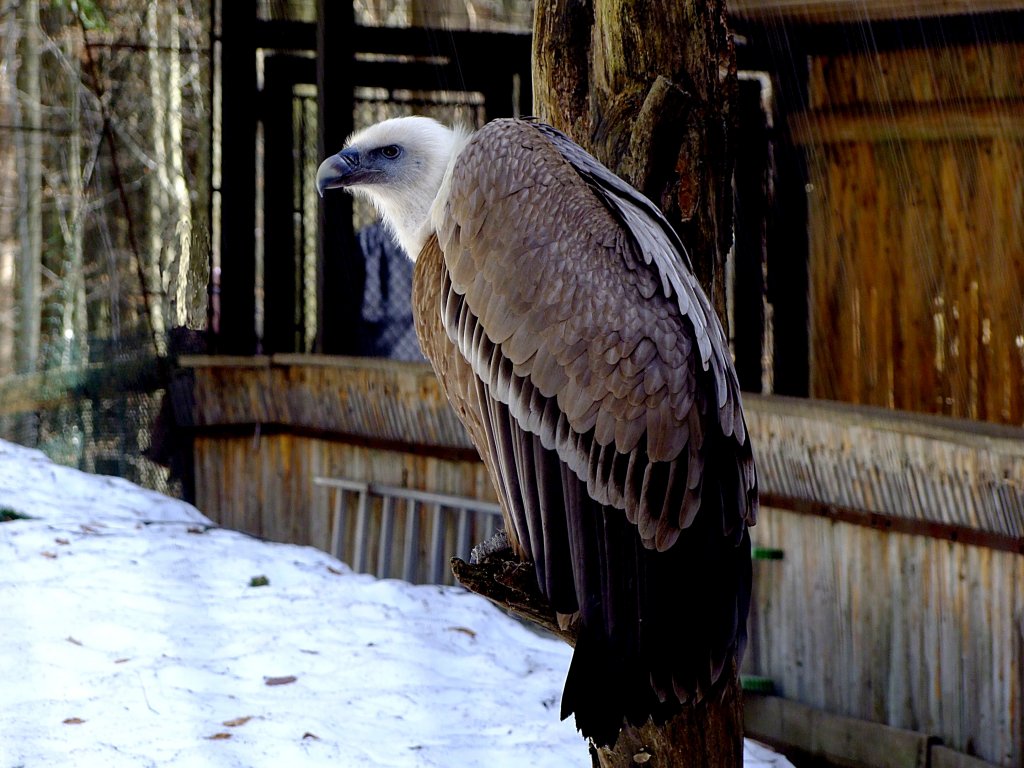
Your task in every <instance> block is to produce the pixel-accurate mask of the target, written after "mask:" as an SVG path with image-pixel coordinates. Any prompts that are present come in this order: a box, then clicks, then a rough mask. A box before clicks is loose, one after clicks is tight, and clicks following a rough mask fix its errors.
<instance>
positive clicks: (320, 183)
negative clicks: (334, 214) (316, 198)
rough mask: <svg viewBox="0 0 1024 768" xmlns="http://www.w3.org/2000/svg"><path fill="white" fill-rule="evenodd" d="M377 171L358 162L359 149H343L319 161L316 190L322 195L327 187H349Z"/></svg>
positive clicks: (367, 178) (368, 177)
mask: <svg viewBox="0 0 1024 768" xmlns="http://www.w3.org/2000/svg"><path fill="white" fill-rule="evenodd" d="M377 173H378V171H377V169H376V168H367V167H366V166H364V165H362V164H361V163H360V161H359V150H357V149H352V148H349V149H343V150H342V151H341V152H339V153H338V154H336V155H333V156H331V157H328V158H327V159H326V160H324V161H323V162H322V163H320V167H319V168H318V169H317V172H316V191H317V192H319V193H320V197H323V196H324V192H325V191H326V190H328V189H337V188H338V187H351V186H352V185H353V184H359V183H360V182H365V181H367V180H369V179H370V178H371V177H373V176H376V175H377Z"/></svg>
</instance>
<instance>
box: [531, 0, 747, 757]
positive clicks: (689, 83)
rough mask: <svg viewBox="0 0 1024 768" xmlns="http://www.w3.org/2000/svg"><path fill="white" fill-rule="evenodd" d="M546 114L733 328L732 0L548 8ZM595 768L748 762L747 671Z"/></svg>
mask: <svg viewBox="0 0 1024 768" xmlns="http://www.w3.org/2000/svg"><path fill="white" fill-rule="evenodd" d="M533 66H534V70H533V80H534V83H533V89H534V109H535V112H536V113H537V115H538V116H539V117H540V118H541V119H542V120H544V121H545V122H548V123H550V124H552V125H554V126H555V127H557V128H559V129H560V130H562V131H564V132H565V133H567V134H568V135H569V136H571V137H572V138H573V140H575V141H576V142H577V143H579V144H580V145H582V146H583V147H585V148H587V149H588V150H589V151H590V152H591V153H593V154H594V155H595V156H596V157H597V158H598V159H599V160H601V162H602V163H604V164H605V165H607V166H608V167H609V168H610V169H611V170H613V171H614V172H615V173H616V174H618V175H619V176H621V177H622V178H624V179H626V180H627V181H629V182H630V183H631V184H632V185H633V186H635V187H636V188H637V189H639V190H641V191H642V192H643V193H644V194H645V195H647V196H648V197H649V198H651V199H652V200H653V201H654V202H655V203H656V204H658V206H659V207H660V208H661V209H662V211H664V213H665V215H666V216H667V217H668V219H669V221H671V222H672V224H673V226H675V227H676V229H677V230H678V231H679V233H680V235H681V236H682V238H683V242H684V243H685V244H686V246H687V248H688V250H689V254H690V258H691V260H692V263H693V267H694V270H695V272H696V275H697V277H698V279H699V280H700V282H701V284H702V285H703V287H704V289H705V291H706V292H707V293H708V296H709V297H710V298H711V300H712V303H713V305H714V306H715V309H716V311H717V312H718V313H719V317H720V318H721V319H722V322H723V324H724V323H725V322H726V312H725V295H726V293H725V282H724V274H725V269H724V265H725V257H726V254H727V253H728V252H729V248H730V246H731V244H732V226H733V213H732V211H733V208H732V169H733V148H732V141H731V139H732V136H733V135H734V120H735V113H734V111H733V109H732V104H733V103H734V97H735V94H736V90H737V79H736V67H735V52H734V50H733V46H732V39H731V36H730V35H729V32H728V27H727V25H726V19H725V3H724V1H723V0H710V1H708V2H705V1H704V0H658V1H657V2H649V1H648V0H539V2H538V3H537V6H536V11H535V22H534V64H533ZM592 756H593V760H594V765H595V766H600V767H601V768H621V767H624V766H636V765H644V766H648V767H649V768H670V767H671V768H679V767H680V766H702V767H722V768H725V767H727V766H728V767H732V766H741V765H742V764H743V725H742V697H741V690H740V685H739V679H738V669H737V664H736V663H735V662H734V663H733V664H732V669H731V672H730V671H729V670H727V671H726V672H725V673H724V674H723V676H722V679H721V680H720V681H719V684H718V685H717V686H716V690H715V691H713V692H712V694H711V695H710V696H708V697H707V698H705V699H704V700H703V701H702V702H700V703H699V704H697V705H696V706H694V707H691V708H688V709H686V710H684V711H683V712H682V713H681V714H680V715H679V716H677V717H676V718H674V719H673V720H671V721H669V722H668V723H666V724H665V725H664V726H655V725H654V724H653V723H651V722H648V723H647V724H646V725H645V726H643V727H641V728H632V727H627V728H626V729H625V730H623V732H622V733H621V734H620V735H619V739H618V742H617V743H616V745H615V748H614V749H594V750H592Z"/></svg>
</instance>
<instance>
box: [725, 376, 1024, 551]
mask: <svg viewBox="0 0 1024 768" xmlns="http://www.w3.org/2000/svg"><path fill="white" fill-rule="evenodd" d="M744 403H745V409H746V413H747V422H748V427H749V431H750V434H751V440H752V444H753V446H754V455H755V459H756V460H757V469H758V482H759V486H760V489H761V492H762V494H764V495H765V496H766V497H767V498H768V499H770V500H772V501H773V502H776V503H778V504H779V506H782V507H784V508H786V509H792V510H796V511H801V512H804V513H809V514H816V515H820V516H825V517H833V518H837V519H843V520H845V521H847V522H858V523H860V524H865V525H870V526H871V527H876V528H884V529H889V530H901V531H904V532H916V533H918V534H920V535H927V536H932V537H938V538H945V539H953V540H958V539H959V540H965V541H970V542H971V543H974V544H977V545H982V546H986V545H994V544H998V545H999V546H998V547H997V548H999V549H1004V550H1008V551H1014V552H1019V551H1020V549H1021V546H1022V545H1024V430H1022V429H1020V428H1018V427H1009V426H1002V425H993V424H984V423H981V422H974V421H967V420H963V419H951V418H948V417H942V416H931V415H924V414H908V413H905V412H902V411H891V410H886V409H882V408H874V407H865V406H855V405H844V404H839V403H832V402H827V401H819V400H797V399H786V398H778V397H753V396H747V397H745V398H744ZM858 518H859V519H858ZM972 532H974V533H984V534H986V535H990V536H988V537H986V536H978V535H973V534H972Z"/></svg>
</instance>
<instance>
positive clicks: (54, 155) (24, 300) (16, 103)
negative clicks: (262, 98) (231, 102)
mask: <svg viewBox="0 0 1024 768" xmlns="http://www.w3.org/2000/svg"><path fill="white" fill-rule="evenodd" d="M16 8H17V10H5V11H4V13H3V16H2V17H0V19H2V20H0V24H2V30H3V41H2V46H3V53H4V67H3V68H2V69H0V104H2V107H0V108H2V110H3V116H4V118H3V120H2V123H0V124H2V126H3V127H2V128H0V131H3V132H4V133H5V134H6V136H5V138H6V139H9V140H5V141H4V142H3V147H4V149H3V150H2V152H0V376H2V375H5V374H10V373H12V372H14V371H15V370H17V371H18V372H22V373H27V372H32V371H35V370H41V369H48V368H53V367H56V366H65V367H66V366H69V365H76V364H79V363H82V362H85V361H87V360H88V359H89V358H90V354H92V357H93V358H94V359H96V358H97V357H99V358H102V356H103V355H104V354H105V353H103V352H97V351H92V353H91V352H90V347H91V343H99V344H100V345H101V347H102V348H104V349H105V348H106V347H107V346H108V343H109V345H113V346H117V345H118V344H123V345H125V346H126V347H127V346H130V345H131V344H133V343H136V342H135V341H134V340H135V339H138V338H142V339H144V340H145V343H146V345H147V346H149V347H153V348H152V349H149V350H148V351H149V352H156V353H163V352H164V351H165V349H164V336H165V333H166V330H167V329H168V328H170V327H173V326H176V325H189V324H191V325H193V326H196V325H199V324H201V323H202V322H203V321H204V319H205V296H206V275H207V271H208V269H207V261H208V252H207V249H206V247H205V246H204V245H202V244H203V243H205V242H207V241H208V236H207V235H206V231H207V229H208V221H207V220H208V215H207V207H208V200H209V195H208V192H207V189H208V186H209V183H208V178H209V168H208V166H209V149H208V144H209V113H210V107H209V89H208V87H207V83H208V80H209V76H208V72H209V70H208V67H209V50H210V46H209V35H208V26H209V24H208V17H209V8H208V7H207V5H206V3H205V2H199V3H196V2H192V0H161V1H160V2H153V3H137V2H130V1H129V0H112V1H111V2H107V3H104V4H103V5H102V9H101V8H100V6H98V5H97V4H95V3H93V2H83V1H82V0H79V2H76V3H71V2H67V1H66V0H50V2H46V1H45V0H42V1H41V0H24V2H22V3H20V4H17V6H16ZM14 244H16V245H14ZM12 261H13V262H16V263H17V269H16V270H15V271H14V274H12V267H11V264H12ZM12 351H13V354H14V355H15V356H16V357H17V360H12V359H11V358H12Z"/></svg>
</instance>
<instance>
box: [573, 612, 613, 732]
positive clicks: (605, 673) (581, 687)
mask: <svg viewBox="0 0 1024 768" xmlns="http://www.w3.org/2000/svg"><path fill="white" fill-rule="evenodd" d="M620 669H621V663H618V664H617V663H616V662H615V660H614V658H613V653H612V651H611V649H610V648H609V647H608V644H607V642H606V641H605V639H604V638H603V637H602V636H601V633H599V632H593V631H588V630H587V629H586V628H585V627H582V626H581V627H580V629H579V632H578V634H577V637H576V650H575V652H574V653H573V655H572V662H571V663H570V664H569V672H568V674H567V675H566V678H565V690H564V691H563V692H562V713H561V718H562V719H563V720H565V718H567V717H568V716H569V715H571V714H573V713H575V714H576V728H577V729H578V730H579V731H580V732H581V733H582V734H583V736H584V737H585V738H588V739H593V741H594V743H595V744H597V745H598V746H606V745H613V744H615V740H616V738H617V737H618V735H619V731H620V730H621V728H622V725H623V720H624V712H623V709H622V708H621V707H619V706H615V705H614V704H612V702H623V700H624V698H625V696H624V693H625V690H624V688H625V680H623V679H622V675H620V674H619V670H620ZM610 704H611V706H610Z"/></svg>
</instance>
